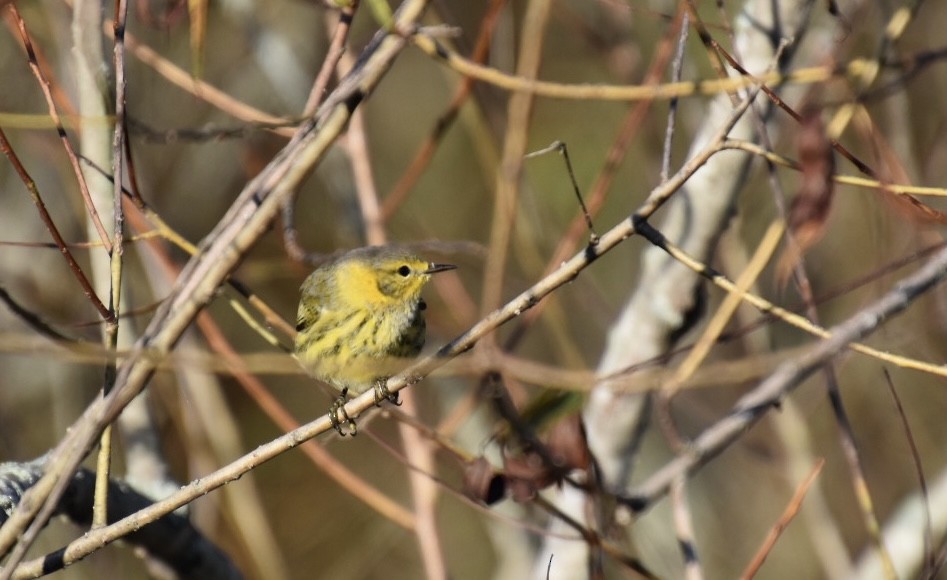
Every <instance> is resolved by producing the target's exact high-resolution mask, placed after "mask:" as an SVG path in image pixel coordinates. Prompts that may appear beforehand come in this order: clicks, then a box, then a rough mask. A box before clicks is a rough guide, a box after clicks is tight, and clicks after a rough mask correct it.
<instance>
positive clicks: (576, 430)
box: [546, 413, 592, 471]
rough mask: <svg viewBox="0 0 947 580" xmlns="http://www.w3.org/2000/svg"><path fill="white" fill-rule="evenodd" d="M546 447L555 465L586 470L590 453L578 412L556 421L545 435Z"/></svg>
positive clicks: (590, 459) (589, 462)
mask: <svg viewBox="0 0 947 580" xmlns="http://www.w3.org/2000/svg"><path fill="white" fill-rule="evenodd" d="M546 447H547V448H548V449H549V453H550V454H551V455H552V457H553V459H554V460H555V462H556V464H557V466H559V467H567V468H569V469H581V470H583V471H584V470H586V469H588V468H589V464H591V462H592V453H591V451H589V444H588V441H587V440H586V438H585V426H584V425H583V424H582V416H581V415H579V414H578V413H575V414H573V415H570V416H569V417H566V418H565V419H563V420H562V421H559V422H558V423H556V424H555V425H554V426H553V427H552V429H550V430H549V433H548V434H547V435H546Z"/></svg>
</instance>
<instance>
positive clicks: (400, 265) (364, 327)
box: [295, 246, 456, 436]
mask: <svg viewBox="0 0 947 580" xmlns="http://www.w3.org/2000/svg"><path fill="white" fill-rule="evenodd" d="M454 268H456V266H453V265H451V264H435V263H433V262H427V261H424V260H422V259H421V258H419V257H418V256H416V255H414V254H413V253H411V252H408V251H406V250H404V249H401V248H397V247H392V246H376V247H368V248H359V249H356V250H352V251H350V252H347V253H345V254H343V255H342V256H340V257H338V258H336V259H334V260H332V261H330V262H328V263H326V264H324V265H322V266H320V267H319V268H317V269H316V270H315V271H314V272H313V273H312V274H310V275H309V277H308V278H306V280H305V281H304V282H303V284H302V287H301V288H300V299H299V310H298V312H297V315H296V332H297V334H296V348H295V351H296V358H297V360H299V362H300V364H301V365H302V366H303V368H304V369H305V370H306V371H307V372H308V373H309V374H311V375H312V376H314V377H316V378H317V379H319V380H321V381H323V382H326V383H328V384H329V385H331V386H332V387H335V388H336V389H338V390H339V391H340V395H339V398H338V399H336V401H335V402H334V403H333V405H332V407H331V408H330V409H329V416H330V417H331V419H332V426H333V427H335V429H336V431H338V432H339V434H340V435H343V436H344V435H345V433H344V432H343V431H342V428H341V426H340V421H339V414H340V412H341V415H342V417H343V418H344V420H345V421H346V423H347V425H348V427H349V430H350V432H351V433H352V435H354V434H355V433H356V431H357V428H356V425H355V421H353V420H352V419H351V418H350V417H349V416H348V415H347V414H346V413H345V407H344V405H345V402H346V400H347V397H348V393H349V392H354V393H356V394H361V393H364V392H365V391H367V390H368V389H369V388H374V389H375V404H376V405H380V404H381V402H382V401H384V400H386V399H389V400H393V401H397V397H392V396H391V394H390V393H389V392H388V387H387V385H386V383H387V381H388V377H390V376H391V375H393V374H396V373H397V372H399V371H400V370H402V369H403V368H404V367H406V366H407V360H406V359H410V358H413V357H416V356H417V355H418V354H419V353H420V352H421V348H422V347H423V346H424V338H425V329H426V326H425V322H424V315H423V314H422V312H423V311H424V309H425V308H426V307H427V305H426V304H425V303H424V299H422V298H421V289H422V288H423V287H424V285H425V284H426V283H427V282H428V281H429V280H430V279H431V275H432V274H436V273H437V272H444V271H447V270H453V269H454Z"/></svg>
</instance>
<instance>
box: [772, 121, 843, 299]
mask: <svg viewBox="0 0 947 580" xmlns="http://www.w3.org/2000/svg"><path fill="white" fill-rule="evenodd" d="M796 148H797V150H798V154H799V167H800V169H801V170H802V185H801V186H800V187H799V191H798V192H796V196H795V197H794V198H793V200H792V204H791V205H790V206H789V215H788V216H787V217H786V221H787V227H788V228H789V231H790V232H791V233H792V238H793V240H794V242H795V243H792V244H790V245H789V246H788V247H787V248H786V250H784V251H783V254H782V256H780V258H779V261H778V263H777V266H776V280H777V282H778V283H779V284H780V285H781V286H784V285H785V284H786V281H787V280H788V279H789V276H790V274H791V273H792V271H793V269H794V268H795V267H796V265H797V264H798V263H799V260H800V259H802V256H803V255H804V254H805V253H806V252H807V251H808V250H809V249H810V248H812V246H814V245H815V243H816V242H818V241H819V240H820V239H821V238H822V236H823V235H824V234H825V224H826V222H827V221H828V217H829V212H830V210H831V209H832V200H833V197H834V195H833V194H834V192H835V187H834V186H835V184H834V182H833V181H832V176H833V174H834V173H835V156H834V154H833V152H832V142H831V141H830V140H829V137H828V135H826V133H825V125H824V124H823V123H822V117H821V115H820V111H818V110H816V109H808V110H806V111H804V112H803V115H802V122H801V130H800V132H799V136H798V138H797V140H796Z"/></svg>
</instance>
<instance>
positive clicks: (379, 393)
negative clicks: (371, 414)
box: [374, 377, 401, 407]
mask: <svg viewBox="0 0 947 580" xmlns="http://www.w3.org/2000/svg"><path fill="white" fill-rule="evenodd" d="M374 391H375V406H376V407H381V404H382V402H384V401H388V402H389V403H391V404H393V405H395V406H398V407H400V406H401V401H400V400H399V399H398V393H397V392H395V393H392V392H391V391H389V390H388V377H381V378H379V379H378V380H377V381H375V389H374Z"/></svg>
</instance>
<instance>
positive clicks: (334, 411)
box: [329, 387, 358, 437]
mask: <svg viewBox="0 0 947 580" xmlns="http://www.w3.org/2000/svg"><path fill="white" fill-rule="evenodd" d="M348 400H349V389H348V387H345V388H343V389H342V393H341V394H339V397H338V398H337V399H336V400H335V402H333V403H332V406H331V407H329V422H331V423H332V427H333V428H335V430H336V431H338V432H339V436H340V437H345V431H343V430H342V422H343V421H344V422H345V424H346V426H347V427H348V428H349V435H351V436H352V437H355V436H356V435H358V425H356V424H355V419H352V418H351V417H349V414H348V413H347V412H346V411H345V403H347V402H348ZM340 415H341V416H342V420H339V416H340Z"/></svg>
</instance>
